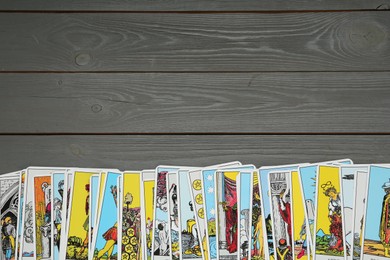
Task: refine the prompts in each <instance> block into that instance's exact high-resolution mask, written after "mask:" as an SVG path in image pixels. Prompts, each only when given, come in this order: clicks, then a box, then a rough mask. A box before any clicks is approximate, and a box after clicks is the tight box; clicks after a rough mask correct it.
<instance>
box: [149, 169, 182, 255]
mask: <svg viewBox="0 0 390 260" xmlns="http://www.w3.org/2000/svg"><path fill="white" fill-rule="evenodd" d="M178 171H179V167H169V166H168V167H162V166H159V167H157V168H156V180H155V183H156V192H155V194H154V202H155V206H154V216H153V242H152V245H153V252H152V259H167V258H168V257H169V258H170V257H171V255H170V247H169V245H170V240H169V233H168V225H169V213H168V192H167V175H168V173H169V172H178Z"/></svg>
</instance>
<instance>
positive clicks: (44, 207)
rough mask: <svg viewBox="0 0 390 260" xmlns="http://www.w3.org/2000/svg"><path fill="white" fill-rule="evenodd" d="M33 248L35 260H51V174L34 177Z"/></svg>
mask: <svg viewBox="0 0 390 260" xmlns="http://www.w3.org/2000/svg"><path fill="white" fill-rule="evenodd" d="M33 194H34V201H33V204H32V206H33V207H32V208H33V215H34V217H33V218H34V220H33V222H34V227H35V228H34V229H33V233H34V238H35V239H34V246H35V253H36V254H35V257H34V258H35V259H37V260H41V259H51V211H52V207H51V205H52V202H51V196H50V194H51V174H45V175H40V176H35V177H34V190H33Z"/></svg>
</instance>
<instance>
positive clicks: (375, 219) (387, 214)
mask: <svg viewBox="0 0 390 260" xmlns="http://www.w3.org/2000/svg"><path fill="white" fill-rule="evenodd" d="M368 183H369V185H368V192H367V210H366V220H365V222H364V248H363V253H364V254H365V255H375V256H379V257H386V258H390V168H386V167H379V166H371V167H370V175H369V182H368Z"/></svg>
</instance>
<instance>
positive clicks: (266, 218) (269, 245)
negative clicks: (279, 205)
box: [259, 164, 306, 260]
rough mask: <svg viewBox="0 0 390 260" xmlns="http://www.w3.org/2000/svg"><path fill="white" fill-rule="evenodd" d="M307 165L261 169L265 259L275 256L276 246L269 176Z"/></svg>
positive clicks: (265, 167)
mask: <svg viewBox="0 0 390 260" xmlns="http://www.w3.org/2000/svg"><path fill="white" fill-rule="evenodd" d="M303 165H306V164H293V165H282V166H264V167H260V169H259V179H260V187H261V198H262V200H263V218H262V220H263V227H266V228H265V229H264V237H265V238H266V239H267V242H266V243H264V250H265V252H266V253H265V259H266V260H269V259H270V256H273V255H274V245H273V236H272V223H271V204H270V190H269V186H268V174H269V173H270V172H271V171H282V172H283V171H286V172H289V171H296V170H297V169H298V167H299V166H303Z"/></svg>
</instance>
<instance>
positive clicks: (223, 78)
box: [0, 72, 390, 133]
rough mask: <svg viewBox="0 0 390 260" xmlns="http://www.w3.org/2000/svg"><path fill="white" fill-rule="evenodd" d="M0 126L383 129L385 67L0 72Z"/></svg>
mask: <svg viewBox="0 0 390 260" xmlns="http://www.w3.org/2000/svg"><path fill="white" fill-rule="evenodd" d="M0 82H1V88H0V110H1V113H0V121H1V122H2V124H0V133H177V132H188V133H194V132H195V133H199V132H202V133H211V132H212V133H221V132H225V133H232V132H244V133H245V132H246V133H296V132H301V133H302V132H303V133H305V132H306V133H308V132H314V133H338V132H344V133H348V132H353V133H365V132H376V133H379V132H389V129H390V120H389V119H390V118H389V115H390V103H389V102H390V101H389V98H388V97H389V96H390V74H389V73H386V72H376V73H372V72H359V73H358V72H356V73H352V72H350V73H344V72H340V73H335V72H329V73H129V74H126V73H125V74H122V73H111V74H100V73H98V74H89V73H86V74H77V73H76V74H56V73H43V74H35V73H33V74H0Z"/></svg>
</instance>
